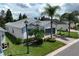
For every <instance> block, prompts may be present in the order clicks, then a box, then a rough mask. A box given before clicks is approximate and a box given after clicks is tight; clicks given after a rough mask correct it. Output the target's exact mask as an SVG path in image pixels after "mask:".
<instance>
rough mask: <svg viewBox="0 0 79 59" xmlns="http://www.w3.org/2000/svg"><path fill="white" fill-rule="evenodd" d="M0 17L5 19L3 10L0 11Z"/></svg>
mask: <svg viewBox="0 0 79 59" xmlns="http://www.w3.org/2000/svg"><path fill="white" fill-rule="evenodd" d="M0 16H1V17H2V18H3V17H5V11H4V10H1V13H0Z"/></svg>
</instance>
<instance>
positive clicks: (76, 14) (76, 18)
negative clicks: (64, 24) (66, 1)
mask: <svg viewBox="0 0 79 59" xmlns="http://www.w3.org/2000/svg"><path fill="white" fill-rule="evenodd" d="M72 13H73V15H74V17H75V18H74V20H73V22H74V24H75V29H76V24H77V23H78V22H79V19H78V15H79V12H78V11H73V12H72Z"/></svg>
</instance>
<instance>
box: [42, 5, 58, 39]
mask: <svg viewBox="0 0 79 59" xmlns="http://www.w3.org/2000/svg"><path fill="white" fill-rule="evenodd" d="M58 8H59V6H51V5H49V4H47V7H45V8H44V9H45V11H44V12H43V13H42V14H47V15H48V16H49V17H50V18H51V19H50V26H51V38H52V32H53V31H52V24H53V17H54V15H55V14H56V11H57V9H58Z"/></svg>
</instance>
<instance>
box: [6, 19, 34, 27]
mask: <svg viewBox="0 0 79 59" xmlns="http://www.w3.org/2000/svg"><path fill="white" fill-rule="evenodd" d="M26 20H27V21H28V24H30V23H33V22H34V20H30V19H29V20H28V19H23V20H19V21H16V22H9V23H6V24H5V25H7V26H11V27H17V28H23V27H25V23H24V22H25V21H26Z"/></svg>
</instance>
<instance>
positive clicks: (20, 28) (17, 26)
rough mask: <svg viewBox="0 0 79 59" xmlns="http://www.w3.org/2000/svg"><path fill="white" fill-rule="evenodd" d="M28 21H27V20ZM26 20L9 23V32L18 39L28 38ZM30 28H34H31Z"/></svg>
mask: <svg viewBox="0 0 79 59" xmlns="http://www.w3.org/2000/svg"><path fill="white" fill-rule="evenodd" d="M25 20H27V19H25ZM25 20H20V21H16V22H9V23H6V24H5V27H6V30H7V32H9V33H10V34H12V35H14V36H15V37H16V38H22V39H25V38H26V36H27V33H26V27H25V23H24V22H25ZM28 22H29V23H30V22H32V20H31V21H30V20H29V21H28ZM29 28H34V27H33V26H31V25H30V26H29Z"/></svg>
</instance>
